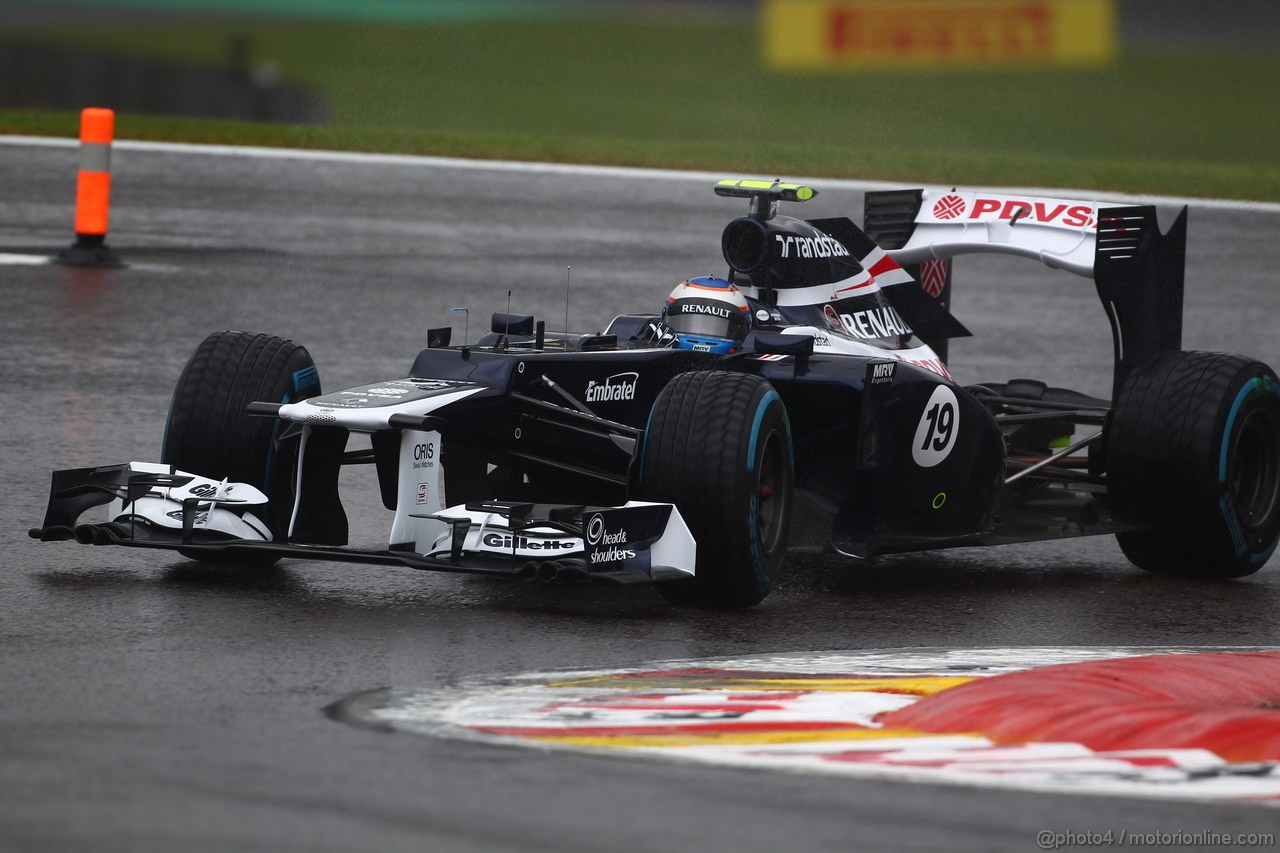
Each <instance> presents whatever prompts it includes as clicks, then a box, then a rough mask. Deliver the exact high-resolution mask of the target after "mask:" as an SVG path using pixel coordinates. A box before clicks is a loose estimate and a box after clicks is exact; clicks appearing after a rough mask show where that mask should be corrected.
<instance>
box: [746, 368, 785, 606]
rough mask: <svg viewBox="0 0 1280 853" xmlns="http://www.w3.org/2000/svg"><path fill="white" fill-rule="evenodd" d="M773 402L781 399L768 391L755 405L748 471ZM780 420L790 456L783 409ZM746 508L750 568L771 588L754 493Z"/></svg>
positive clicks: (756, 495)
mask: <svg viewBox="0 0 1280 853" xmlns="http://www.w3.org/2000/svg"><path fill="white" fill-rule="evenodd" d="M774 401H777V402H778V404H779V405H781V404H782V398H781V397H779V396H778V392H777V391H774V390H772V389H770V390H769V391H766V392H765V393H764V395H763V396H762V397H761V398H760V401H759V402H758V403H756V416H755V419H754V420H753V421H752V422H751V438H750V440H749V441H748V442H747V470H748V471H755V469H756V444H757V443H758V442H759V440H760V425H761V423H763V422H764V416H765V413H766V412H767V411H768V410H769V406H770V405H771V404H772V403H773V402H774ZM782 420H783V424H784V425H785V427H786V436H787V454H788V456H790V455H791V423H790V420H789V419H788V418H787V415H786V409H783V413H782ZM747 507H748V509H747V527H748V529H749V530H750V532H751V568H752V571H753V572H754V573H755V576H756V580H758V581H760V583H763V584H767V585H769V586H770V587H772V586H773V579H772V578H770V577H769V573H768V572H766V571H765V569H764V554H763V553H762V552H761V551H760V496H759V495H758V494H756V493H755V492H754V491H752V493H751V496H750V500H749V501H748V504H747Z"/></svg>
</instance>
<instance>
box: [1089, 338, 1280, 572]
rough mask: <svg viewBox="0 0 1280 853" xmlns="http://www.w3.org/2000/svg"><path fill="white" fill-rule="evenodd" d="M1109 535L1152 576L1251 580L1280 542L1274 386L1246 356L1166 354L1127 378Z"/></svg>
mask: <svg viewBox="0 0 1280 853" xmlns="http://www.w3.org/2000/svg"><path fill="white" fill-rule="evenodd" d="M1106 459H1107V480H1108V484H1109V485H1108V494H1109V495H1110V497H1111V500H1112V502H1113V506H1114V510H1115V513H1116V516H1117V517H1118V518H1120V519H1122V520H1129V521H1133V522H1135V523H1137V524H1139V525H1140V526H1141V529H1138V530H1133V531H1129V532H1125V533H1120V534H1117V536H1116V539H1117V540H1118V541H1119V543H1120V548H1121V550H1123V551H1124V553H1125V556H1126V557H1128V558H1129V559H1130V560H1131V561H1132V562H1133V563H1134V564H1135V565H1137V566H1138V567H1140V568H1142V569H1146V570H1147V571H1150V572H1155V573H1160V574H1169V575H1177V576H1181V577H1193V578H1206V579H1218V578H1233V577H1241V576H1243V575H1248V574H1252V573H1253V572H1256V571H1257V570H1258V569H1260V568H1262V566H1263V564H1264V563H1265V562H1266V561H1267V559H1268V558H1269V557H1270V556H1271V553H1272V552H1273V551H1274V550H1275V547H1276V542H1277V540H1280V382H1278V381H1277V379H1276V374H1275V372H1274V371H1272V370H1271V368H1269V367H1267V365H1265V364H1263V363H1261V362H1258V361H1253V360H1250V359H1248V358H1245V357H1244V356H1239V355H1224V354H1219V353H1204V352H1177V353H1170V354H1168V355H1166V356H1163V357H1161V358H1159V359H1157V360H1155V361H1152V362H1149V363H1147V364H1144V365H1141V366H1139V367H1137V368H1135V369H1134V370H1133V372H1132V373H1131V374H1130V375H1129V377H1128V378H1127V379H1126V380H1125V382H1124V384H1123V386H1122V387H1121V389H1120V392H1119V394H1118V395H1117V397H1116V401H1115V407H1114V409H1113V411H1112V414H1111V419H1110V421H1109V423H1108V425H1107V434H1106Z"/></svg>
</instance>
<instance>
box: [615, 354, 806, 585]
mask: <svg viewBox="0 0 1280 853" xmlns="http://www.w3.org/2000/svg"><path fill="white" fill-rule="evenodd" d="M791 487H792V451H791V430H790V426H789V424H788V420H787V412H786V407H785V406H784V405H783V403H782V400H781V398H780V397H779V396H778V392H777V391H775V390H774V388H773V386H772V385H770V384H769V383H768V382H767V381H766V380H764V379H761V378H760V377H758V376H752V375H749V374H745V373H725V372H696V373H684V374H681V375H679V376H677V377H676V378H675V379H673V380H672V381H671V382H670V383H669V384H668V385H667V387H666V388H664V389H663V390H662V392H661V393H660V394H659V395H658V398H657V400H655V401H654V404H653V409H652V412H651V414H650V418H649V424H648V426H647V428H646V430H645V436H644V449H643V456H642V458H641V473H640V488H639V493H640V496H641V497H642V498H643V499H645V500H653V501H669V502H671V503H674V504H675V505H676V507H677V508H678V509H679V510H680V514H681V515H682V516H683V517H684V519H685V522H686V523H687V524H688V525H689V529H690V531H691V532H692V533H693V537H694V539H695V540H696V542H697V543H698V558H697V569H696V574H695V577H694V578H692V579H691V580H688V581H676V582H668V583H663V584H659V585H658V590H659V592H661V593H662V595H663V596H664V597H665V598H667V599H668V600H670V601H674V602H676V603H680V604H696V605H699V606H703V607H713V608H719V609H739V608H745V607H751V606H752V605H755V604H758V603H759V602H760V601H762V600H763V599H764V597H765V596H766V595H768V594H769V590H770V589H771V588H772V586H773V584H774V581H775V580H776V579H777V577H778V573H779V571H780V569H781V568H782V562H783V556H784V554H785V553H786V546H787V532H788V531H787V528H788V526H789V524H790V514H791V500H792V496H791Z"/></svg>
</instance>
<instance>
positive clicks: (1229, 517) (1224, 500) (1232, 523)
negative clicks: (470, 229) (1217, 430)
mask: <svg viewBox="0 0 1280 853" xmlns="http://www.w3.org/2000/svg"><path fill="white" fill-rule="evenodd" d="M1259 388H1261V390H1262V391H1263V392H1264V393H1265V392H1271V393H1272V394H1273V395H1275V394H1276V386H1275V383H1274V382H1271V381H1270V377H1267V376H1255V377H1254V378H1252V379H1250V380H1249V381H1248V382H1246V383H1245V384H1244V387H1242V388H1241V389H1240V391H1239V393H1237V394H1236V399H1235V401H1234V402H1232V404H1231V410H1230V411H1229V412H1228V413H1227V423H1226V425H1225V426H1224V427H1223V429H1222V450H1221V452H1220V454H1219V457H1218V485H1219V486H1221V487H1224V488H1225V487H1226V485H1227V455H1228V452H1229V451H1230V449H1231V430H1232V428H1233V427H1234V426H1235V422H1236V416H1237V415H1239V414H1240V407H1241V406H1243V405H1244V401H1245V400H1246V399H1248V397H1249V395H1250V394H1252V393H1253V392H1254V391H1255V390H1258V389H1259ZM1277 396H1280V395H1277ZM1218 507H1219V508H1220V510H1221V511H1222V517H1223V520H1224V521H1226V523H1227V532H1228V533H1229V534H1230V536H1231V541H1232V542H1233V543H1234V544H1235V548H1236V556H1237V557H1243V556H1244V555H1245V554H1246V553H1247V552H1248V550H1249V545H1248V540H1247V539H1246V538H1245V535H1244V531H1243V530H1241V529H1240V522H1239V521H1238V520H1237V519H1236V512H1235V504H1234V502H1233V501H1232V499H1231V495H1230V494H1229V493H1225V492H1224V493H1223V495H1222V497H1221V499H1220V500H1219V501H1218ZM1277 542H1280V538H1277V540H1275V541H1272V543H1271V544H1270V545H1269V546H1268V547H1267V548H1266V549H1265V550H1263V551H1259V552H1257V553H1255V554H1251V555H1249V562H1250V563H1263V562H1266V561H1267V560H1268V559H1269V558H1270V557H1271V554H1272V552H1274V551H1275V549H1276V544H1277Z"/></svg>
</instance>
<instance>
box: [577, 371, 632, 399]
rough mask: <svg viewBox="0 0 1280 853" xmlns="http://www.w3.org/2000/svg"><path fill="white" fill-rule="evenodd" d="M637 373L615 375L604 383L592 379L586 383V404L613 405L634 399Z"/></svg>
mask: <svg viewBox="0 0 1280 853" xmlns="http://www.w3.org/2000/svg"><path fill="white" fill-rule="evenodd" d="M639 378H640V374H638V373H616V374H614V375H613V376H610V377H609V378H608V379H606V380H604V382H597V381H595V380H594V379H592V380H590V381H588V382H587V402H588V403H613V402H617V401H620V400H634V399H635V398H636V382H637V380H639Z"/></svg>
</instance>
